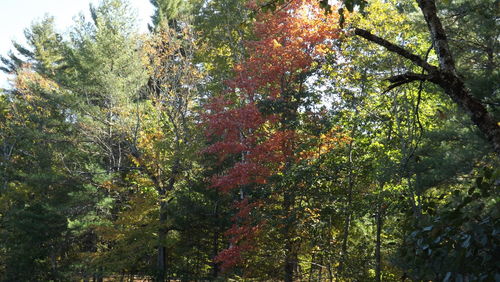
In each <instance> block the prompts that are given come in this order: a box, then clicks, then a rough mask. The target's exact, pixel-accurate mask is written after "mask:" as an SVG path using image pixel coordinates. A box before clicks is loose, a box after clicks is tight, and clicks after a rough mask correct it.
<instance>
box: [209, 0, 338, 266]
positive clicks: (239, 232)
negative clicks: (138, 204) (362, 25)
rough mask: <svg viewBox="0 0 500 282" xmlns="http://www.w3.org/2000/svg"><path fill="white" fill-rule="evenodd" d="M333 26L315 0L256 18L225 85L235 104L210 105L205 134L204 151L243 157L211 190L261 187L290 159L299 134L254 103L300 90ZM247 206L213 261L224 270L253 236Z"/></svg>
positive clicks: (296, 2) (295, 1)
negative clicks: (235, 98) (208, 141)
mask: <svg viewBox="0 0 500 282" xmlns="http://www.w3.org/2000/svg"><path fill="white" fill-rule="evenodd" d="M252 5H254V3H253V2H252V3H250V6H252ZM337 23H338V20H337V18H336V17H335V16H334V15H325V14H324V13H323V11H322V10H321V9H320V8H319V7H318V1H316V0H292V1H291V2H289V3H288V4H286V5H285V6H284V7H280V8H278V10H277V11H275V12H273V13H265V14H260V15H258V17H257V21H256V23H255V28H254V31H255V34H256V36H257V38H258V40H256V41H252V42H247V44H246V46H247V48H248V49H249V56H248V58H247V59H245V60H244V61H243V62H241V63H240V64H238V65H237V66H236V67H235V74H236V75H235V78H234V79H232V80H230V81H228V82H227V84H228V86H229V87H230V88H231V89H232V91H234V93H236V94H237V96H238V98H239V101H238V102H237V103H235V102H233V101H231V100H229V99H225V98H224V97H218V98H214V99H213V100H212V102H211V104H210V105H209V106H208V113H207V115H206V120H205V123H206V125H207V128H208V130H207V132H206V133H207V136H209V137H213V138H217V139H215V140H214V141H215V143H214V144H213V145H211V146H209V147H208V148H206V150H205V152H207V153H213V154H216V155H217V156H218V157H219V160H221V161H222V160H224V159H226V158H227V157H228V156H231V155H235V154H240V156H241V160H240V161H239V162H237V163H236V164H235V165H234V166H233V167H231V168H230V169H228V170H227V171H226V172H225V173H224V174H223V175H217V176H214V177H213V178H212V186H213V187H215V188H217V189H220V190H222V191H225V192H228V191H230V190H232V189H235V188H238V187H240V186H242V185H249V184H264V183H266V179H267V178H268V177H269V176H271V175H272V174H275V173H278V172H279V171H280V170H282V169H283V167H284V164H285V162H286V161H288V160H290V159H293V158H294V156H293V153H294V152H293V150H294V143H295V142H296V140H297V134H296V133H295V132H294V131H292V130H285V129H282V128H280V126H279V124H280V122H281V119H280V117H279V116H278V115H263V114H262V113H261V112H259V110H258V108H257V106H256V103H257V102H258V101H260V100H263V99H271V100H273V99H278V98H280V96H281V94H282V93H283V92H284V91H290V90H298V89H297V88H298V87H299V86H298V84H297V83H295V81H296V80H297V75H299V74H301V73H303V72H306V71H308V70H310V68H311V67H312V66H313V65H314V62H315V61H320V59H321V58H323V57H324V55H325V53H326V52H327V50H331V48H330V47H331V45H332V44H333V43H334V41H333V40H334V39H336V38H338V36H339V30H338V28H337V26H338V24H337ZM249 206H251V205H250V204H249V203H248V201H246V202H245V201H243V202H242V203H241V205H240V207H239V209H240V212H239V213H238V218H239V219H238V221H239V223H238V224H235V225H234V226H233V227H232V228H231V229H230V230H229V231H228V233H227V235H228V236H230V237H231V247H230V248H228V249H226V250H224V251H223V252H221V253H220V254H219V255H218V256H217V258H216V261H220V262H223V266H224V268H227V267H231V266H234V265H236V264H237V263H238V262H240V259H241V258H240V255H241V253H242V252H244V251H245V250H248V249H247V248H249V247H250V244H248V243H245V242H246V241H248V240H249V238H251V237H253V236H255V232H256V231H255V228H256V227H255V226H254V227H251V226H250V223H249V222H247V221H245V220H242V218H243V217H244V216H245V215H248V214H249V209H252V208H256V206H251V208H249Z"/></svg>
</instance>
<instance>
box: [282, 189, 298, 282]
mask: <svg viewBox="0 0 500 282" xmlns="http://www.w3.org/2000/svg"><path fill="white" fill-rule="evenodd" d="M284 193H285V194H284V199H283V210H284V212H285V213H286V219H285V220H286V223H285V230H284V240H285V269H284V270H285V277H284V278H285V279H284V281H285V282H292V281H293V274H294V269H295V265H296V263H297V256H296V254H295V248H294V244H293V241H292V240H293V237H294V236H293V224H294V223H295V220H294V219H293V218H292V215H291V213H292V207H293V205H294V202H295V197H294V195H293V194H292V192H291V191H288V190H285V192H284Z"/></svg>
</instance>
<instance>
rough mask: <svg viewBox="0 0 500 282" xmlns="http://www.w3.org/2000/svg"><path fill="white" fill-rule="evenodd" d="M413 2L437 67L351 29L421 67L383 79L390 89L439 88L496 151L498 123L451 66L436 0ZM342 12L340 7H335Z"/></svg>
mask: <svg viewBox="0 0 500 282" xmlns="http://www.w3.org/2000/svg"><path fill="white" fill-rule="evenodd" d="M283 2H285V1H284V0H273V1H270V2H268V3H267V4H265V5H264V7H271V8H276V6H277V5H278V4H282V3H283ZM319 3H321V4H322V6H323V7H324V8H325V9H326V11H327V12H328V11H331V8H332V7H331V6H330V5H329V4H328V2H327V1H324V0H320V1H319ZM417 4H418V6H419V8H420V11H421V12H422V15H423V16H424V19H425V22H426V23H427V27H428V32H429V35H430V39H431V42H432V47H433V50H434V51H435V53H436V55H437V57H438V61H439V66H434V65H431V64H429V63H428V62H427V61H426V60H424V59H422V57H420V56H418V55H416V54H414V53H412V52H410V51H408V50H406V49H405V48H403V47H401V46H398V45H396V44H394V43H391V42H389V41H387V40H385V39H383V38H381V37H378V36H376V35H374V34H372V33H370V32H369V31H367V30H364V29H362V28H356V27H354V28H353V33H354V34H355V35H357V36H360V37H362V38H364V39H366V40H368V41H370V42H372V43H374V44H377V45H379V46H382V47H384V48H386V49H387V50H388V51H390V52H393V53H395V54H397V55H399V56H401V57H403V58H405V59H407V60H409V61H411V62H412V63H413V64H415V65H416V66H418V67H421V68H422V70H423V72H422V73H414V72H408V73H403V74H398V75H396V76H393V77H389V78H387V80H388V81H390V82H391V83H393V84H392V85H391V86H390V88H393V87H398V86H401V85H403V84H406V83H410V82H413V81H424V82H432V83H434V84H435V85H438V86H439V87H441V88H442V89H443V91H444V92H445V93H446V94H447V95H448V96H449V97H450V98H451V99H452V100H453V101H454V102H455V103H456V104H457V105H458V106H459V107H460V108H461V109H463V110H464V111H465V112H466V113H467V114H468V115H469V117H470V118H471V120H472V122H473V123H474V124H475V125H476V126H477V127H478V128H479V130H480V131H481V132H482V133H483V135H484V136H485V137H486V139H487V140H488V141H489V143H490V144H491V145H492V147H493V150H494V151H495V152H496V153H497V154H498V153H500V125H498V122H497V121H495V119H494V117H493V116H492V115H491V114H490V113H489V111H488V110H487V108H486V106H485V105H484V104H483V103H482V102H481V101H480V100H478V99H477V98H475V97H474V96H473V95H472V93H471V90H470V89H469V88H468V87H467V86H466V84H465V81H464V79H463V78H462V77H461V75H460V74H459V73H458V71H457V68H456V65H455V61H456V59H455V57H454V56H453V53H452V50H451V49H450V44H449V41H448V35H447V33H446V31H445V29H444V27H443V24H442V22H441V19H440V18H439V16H438V10H437V7H436V2H435V1H434V0H417ZM356 5H358V6H361V7H364V6H365V5H366V2H365V1H364V0H361V1H357V0H351V1H346V2H345V6H346V7H347V8H348V9H349V10H350V11H352V10H353V8H354V6H356ZM339 11H340V12H341V13H342V14H343V10H339Z"/></svg>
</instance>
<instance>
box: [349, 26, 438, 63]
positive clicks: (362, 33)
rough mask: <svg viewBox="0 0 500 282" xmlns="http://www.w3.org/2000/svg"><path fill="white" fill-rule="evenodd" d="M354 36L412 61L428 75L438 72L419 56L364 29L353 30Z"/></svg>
mask: <svg viewBox="0 0 500 282" xmlns="http://www.w3.org/2000/svg"><path fill="white" fill-rule="evenodd" d="M354 34H356V35H358V36H360V37H363V38H364V39H366V40H368V41H371V42H373V43H376V44H378V45H380V46H382V47H384V48H385V49H387V50H388V51H391V52H393V53H396V54H398V55H400V56H402V57H404V58H406V59H408V60H410V61H412V62H413V63H414V64H416V65H417V66H420V67H422V68H423V69H425V70H426V71H427V72H429V73H434V72H437V71H438V69H437V68H436V67H435V66H432V65H430V64H429V63H427V62H426V61H424V60H423V59H422V58H420V57H419V56H417V55H415V54H413V53H411V52H410V51H408V50H405V49H404V48H403V47H401V46H398V45H396V44H394V43H391V42H389V41H387V40H385V39H383V38H380V37H378V36H376V35H374V34H372V33H371V32H369V31H367V30H364V29H361V28H355V29H354Z"/></svg>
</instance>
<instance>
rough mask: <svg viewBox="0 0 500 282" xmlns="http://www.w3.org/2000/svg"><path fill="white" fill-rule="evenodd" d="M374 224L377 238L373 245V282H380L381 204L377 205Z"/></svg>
mask: <svg viewBox="0 0 500 282" xmlns="http://www.w3.org/2000/svg"><path fill="white" fill-rule="evenodd" d="M376 222H377V235H376V236H377V238H376V243H375V281H377V282H380V281H381V276H382V257H381V254H380V249H381V245H382V238H381V234H382V206H381V203H380V202H379V203H377V213H376Z"/></svg>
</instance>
